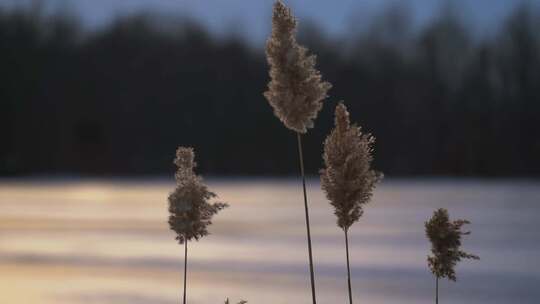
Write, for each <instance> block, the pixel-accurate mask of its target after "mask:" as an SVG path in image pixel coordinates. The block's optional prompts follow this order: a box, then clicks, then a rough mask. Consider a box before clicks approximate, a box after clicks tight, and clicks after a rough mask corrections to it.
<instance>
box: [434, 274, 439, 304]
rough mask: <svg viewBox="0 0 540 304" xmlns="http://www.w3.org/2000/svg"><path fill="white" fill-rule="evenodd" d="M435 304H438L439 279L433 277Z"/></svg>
mask: <svg viewBox="0 0 540 304" xmlns="http://www.w3.org/2000/svg"><path fill="white" fill-rule="evenodd" d="M435 304H439V277H438V276H437V277H435Z"/></svg>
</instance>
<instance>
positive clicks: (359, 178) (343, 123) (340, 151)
mask: <svg viewBox="0 0 540 304" xmlns="http://www.w3.org/2000/svg"><path fill="white" fill-rule="evenodd" d="M374 141H375V139H374V138H373V136H371V135H370V134H363V133H362V130H361V128H360V127H357V126H356V125H351V123H350V120H349V112H347V107H345V105H344V104H343V103H342V102H340V103H339V104H338V105H337V107H336V112H335V128H334V129H333V130H332V132H331V133H330V134H329V135H328V137H326V140H325V141H324V155H323V159H324V164H325V168H324V169H322V170H321V171H320V173H321V187H322V189H323V191H324V192H325V193H326V197H327V198H328V200H329V201H330V204H331V205H332V206H333V207H334V214H335V215H336V216H337V225H338V227H340V228H341V229H343V232H344V234H345V250H346V257H347V283H348V289H349V303H351V304H352V290H351V270H350V266H349V237H348V231H349V228H350V227H351V225H352V224H353V223H354V222H356V221H358V220H359V219H360V217H361V216H362V214H363V213H364V211H363V206H364V205H365V204H367V203H368V202H369V201H370V199H371V196H372V195H373V189H374V188H375V185H376V184H377V182H378V181H380V179H381V178H382V174H381V173H378V172H376V171H374V170H372V169H371V162H372V160H373V155H372V153H373V148H372V145H373V143H374Z"/></svg>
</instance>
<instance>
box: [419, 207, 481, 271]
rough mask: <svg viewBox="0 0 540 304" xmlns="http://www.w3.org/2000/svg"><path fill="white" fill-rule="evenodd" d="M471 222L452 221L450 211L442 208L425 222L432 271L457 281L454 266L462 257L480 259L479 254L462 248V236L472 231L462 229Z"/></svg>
mask: <svg viewBox="0 0 540 304" xmlns="http://www.w3.org/2000/svg"><path fill="white" fill-rule="evenodd" d="M466 224H470V222H469V221H467V220H455V221H452V222H451V221H450V219H449V216H448V211H447V210H446V209H443V208H440V209H437V210H435V212H434V213H433V216H432V217H431V218H430V219H429V220H428V221H427V222H426V223H425V227H426V235H427V237H428V239H429V240H430V242H431V253H432V255H428V258H427V261H428V266H429V268H430V270H431V272H432V273H433V274H434V275H435V276H437V277H438V278H444V277H446V278H448V279H449V280H451V281H456V272H455V270H454V267H455V266H456V264H457V262H459V261H461V259H474V260H479V259H480V258H479V257H478V256H477V255H474V254H469V253H467V252H464V251H462V250H460V246H461V236H463V235H468V234H470V231H461V228H462V227H463V225H466Z"/></svg>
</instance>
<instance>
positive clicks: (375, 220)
mask: <svg viewBox="0 0 540 304" xmlns="http://www.w3.org/2000/svg"><path fill="white" fill-rule="evenodd" d="M296 182H297V181H296V180H264V179H262V180H255V181H249V180H233V181H226V180H211V181H210V185H211V187H212V189H213V190H214V191H215V192H217V193H218V194H220V199H222V200H224V201H227V202H229V203H230V204H231V208H229V209H227V210H225V211H224V212H222V213H221V214H219V215H218V216H217V217H216V218H215V221H214V225H213V226H212V227H211V233H212V235H210V236H209V237H207V238H205V239H203V240H202V241H200V242H197V243H190V257H189V266H188V267H189V292H188V293H189V294H188V297H189V302H190V304H198V303H200V304H202V303H222V302H223V300H224V299H225V298H226V297H230V298H231V299H240V298H245V299H248V300H250V303H258V304H265V303H273V304H274V303H310V296H309V289H308V288H309V287H308V284H309V281H308V276H307V266H306V264H305V263H306V249H305V227H304V222H303V209H302V201H301V195H302V194H301V192H300V188H298V185H297V183H296ZM520 187H526V189H528V192H527V191H523V190H524V189H522V188H520ZM531 187H532V188H531ZM172 188H173V184H172V183H171V182H163V181H146V182H145V181H133V180H132V181H129V180H128V181H121V180H113V181H84V180H83V181H56V182H44V181H39V180H33V181H4V182H0V210H1V211H0V231H1V233H0V303H24V304H26V303H28V304H34V303H36V304H37V303H40V304H49V303H59V304H63V303H74V304H77V303H100V304H101V303H104V304H107V303H115V304H122V303H130V304H138V303H153V304H155V303H157V304H159V303H178V302H179V297H180V291H181V290H180V289H181V286H182V265H183V264H182V261H183V260H182V259H183V251H182V248H181V247H180V246H179V245H178V244H176V243H175V241H174V235H173V234H172V233H171V232H170V231H169V230H168V226H167V204H166V198H167V195H168V193H169V191H170V190H171V189H172ZM538 189H539V187H538V185H536V184H533V185H530V184H527V185H524V186H519V185H518V187H517V188H516V186H515V185H508V186H507V187H506V188H504V187H502V188H501V187H500V185H490V184H488V185H483V184H479V183H472V184H466V185H463V184H460V183H458V184H457V185H454V184H453V183H450V182H446V183H444V182H439V183H427V184H426V183H420V184H419V183H417V182H411V183H407V182H395V183H386V184H383V186H382V187H381V188H380V189H378V190H377V193H376V195H375V199H374V202H373V204H371V205H370V206H368V207H367V210H366V213H365V216H364V217H363V218H362V219H361V221H360V223H357V224H355V226H353V229H352V236H351V240H352V246H351V257H352V266H353V287H354V288H353V289H354V293H355V297H356V298H358V299H362V303H397V302H399V303H416V304H418V303H431V302H432V301H431V299H432V297H431V296H432V295H431V293H432V277H431V276H430V274H429V273H428V272H427V269H426V267H425V256H426V254H427V250H428V244H427V243H426V241H425V240H424V235H423V221H424V219H425V218H427V217H428V216H429V215H430V213H431V212H432V210H433V208H435V207H438V206H440V207H447V208H449V209H450V210H451V213H453V214H455V215H456V216H464V217H467V218H469V219H471V220H472V221H473V224H474V225H473V226H472V228H473V230H474V233H473V236H471V238H470V239H476V242H473V241H472V240H471V241H470V243H467V242H468V240H466V241H465V242H466V245H469V246H468V248H470V249H471V250H470V251H472V252H475V253H478V254H480V255H481V256H482V257H483V260H482V262H481V263H478V264H477V265H475V264H467V265H466V269H468V270H467V271H464V277H463V279H462V280H460V284H459V285H456V284H448V285H447V286H444V288H445V290H447V291H448V293H449V294H448V295H446V297H447V299H448V300H449V301H448V302H447V303H482V299H484V300H486V301H485V303H488V301H487V300H489V297H487V298H486V297H485V291H484V290H483V289H482V288H484V287H483V285H481V284H479V283H478V282H477V281H478V280H477V279H478V278H479V277H482V276H489V277H493V271H495V273H497V271H499V272H500V273H502V274H509V273H510V274H511V275H513V276H515V277H517V278H520V277H519V276H523V275H528V277H527V278H529V279H530V277H531V276H532V277H533V278H538V275H539V271H538V270H539V269H538V268H537V267H536V268H535V267H532V268H531V266H530V264H529V263H528V261H532V260H534V259H535V256H536V255H535V252H536V248H530V249H529V250H527V249H523V250H515V249H514V251H512V253H511V254H512V255H513V257H514V258H516V259H519V260H521V261H522V262H515V263H513V264H511V265H510V266H508V267H506V268H505V266H504V265H503V264H504V263H501V261H502V260H503V259H505V258H506V257H507V255H508V254H510V253H509V252H508V251H505V250H504V248H502V243H501V244H499V243H498V242H502V241H504V240H501V239H497V238H496V236H494V235H493V234H490V232H489V231H490V229H492V226H490V225H491V223H492V221H493V220H495V221H496V222H497V225H498V226H499V227H500V225H503V226H504V225H505V224H506V225H508V227H510V225H511V223H513V222H515V220H516V218H514V219H511V218H510V219H505V218H506V217H507V215H508V213H506V214H505V213H504V212H503V211H504V210H505V206H506V203H505V201H502V200H500V197H501V194H504V195H505V197H507V198H510V199H511V198H512V196H513V195H514V194H512V193H515V195H519V197H520V199H521V201H522V203H523V204H524V205H523V207H524V208H529V209H531V208H532V209H533V210H535V211H538V207H534V206H532V205H531V204H529V203H527V200H528V199H529V200H530V201H533V200H534V199H536V198H537V197H538V193H540V192H539V191H538ZM494 191H495V193H494ZM497 191H498V192H497ZM524 192H525V193H529V196H527V197H526V198H525V199H524V194H523V193H524ZM518 193H519V194H518ZM309 196H310V199H311V217H312V223H313V228H312V231H313V235H314V257H315V261H316V274H317V286H318V290H319V295H318V296H319V299H320V302H321V303H345V301H346V289H345V287H346V286H345V276H344V275H345V269H344V264H343V257H344V251H343V250H344V248H343V247H344V246H343V240H342V237H343V236H342V233H341V232H340V230H338V228H337V227H335V224H334V217H333V214H332V211H331V209H330V207H329V205H328V203H327V202H326V200H325V199H324V197H323V195H322V193H321V192H320V190H319V189H318V183H317V182H316V180H313V181H312V182H311V183H310V184H309ZM497 198H499V200H497ZM487 201H490V206H489V208H488V207H487V206H486V202H487ZM523 201H525V202H523ZM464 202H467V203H464ZM488 209H489V210H488ZM482 210H484V211H486V210H488V211H487V212H481V211H482ZM485 214H489V216H488V217H486V216H485ZM519 219H520V222H521V224H522V225H523V227H522V228H521V229H523V230H529V231H530V229H536V228H538V223H537V222H536V221H534V220H533V219H532V218H528V217H519ZM505 220H506V222H505ZM530 236H532V238H533V240H538V239H539V238H538V234H534V233H533V234H531V235H530ZM490 242H491V243H490ZM475 244H477V245H476V246H475ZM489 246H501V248H500V250H498V253H497V254H498V255H497V254H490V253H489V252H490V248H489ZM494 265H497V266H494ZM495 267H496V268H495ZM490 271H491V273H490ZM466 274H469V276H466ZM533 282H534V280H533ZM515 288H517V289H519V288H518V287H515ZM520 288H526V285H525V287H520ZM456 291H459V292H456ZM515 291H516V290H508V291H507V292H508V293H509V294H510V293H511V292H515ZM518 291H519V290H518ZM451 292H452V293H451ZM502 292H504V290H503V291H502ZM453 293H457V295H458V296H457V297H453V296H452V294H453ZM497 298H498V299H502V300H501V301H502V302H500V303H505V302H504V301H505V298H504V294H503V295H502V296H501V295H499V296H498V297H497ZM452 300H454V302H452ZM467 300H470V301H469V302H467ZM531 301H532V300H531ZM490 303H494V301H492V300H490ZM522 303H534V302H527V301H526V299H525V300H524V301H523V302H522Z"/></svg>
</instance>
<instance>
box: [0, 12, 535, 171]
mask: <svg viewBox="0 0 540 304" xmlns="http://www.w3.org/2000/svg"><path fill="white" fill-rule="evenodd" d="M537 16H539V14H538V12H536V11H534V10H532V9H530V8H529V7H527V6H521V7H518V8H517V9H516V10H515V11H514V12H513V13H512V14H511V15H510V16H509V17H508V18H507V19H506V20H505V21H504V22H503V23H501V26H500V28H498V29H494V30H493V33H492V34H491V35H490V36H488V37H481V38H479V37H476V36H474V35H472V34H471V31H470V30H469V27H468V26H467V25H466V23H465V22H463V21H461V20H460V19H459V18H457V17H456V16H455V15H453V14H451V13H448V14H441V15H440V16H439V17H438V18H434V19H433V21H432V22H430V23H429V24H427V25H426V26H424V27H422V29H420V30H414V29H412V27H411V26H410V24H411V22H410V20H409V19H408V18H409V17H408V15H407V14H406V13H404V12H403V11H402V10H397V9H394V10H392V9H390V10H389V11H387V12H386V13H385V14H383V15H382V16H380V18H376V19H375V21H374V22H372V23H370V24H369V25H368V26H367V27H363V28H362V29H358V30H357V31H351V33H349V34H348V35H346V36H341V37H336V36H334V37H330V36H328V35H325V34H324V32H323V31H321V30H320V29H318V27H317V25H316V24H313V23H306V24H304V25H303V27H301V30H300V33H299V40H300V42H301V43H304V44H305V45H306V46H308V47H309V48H310V50H311V51H313V53H315V54H317V55H318V68H319V69H320V70H321V72H322V74H323V75H324V77H325V79H326V80H328V81H329V82H331V83H334V84H336V85H335V86H334V87H333V88H332V90H331V91H330V97H329V98H328V99H327V101H325V106H324V108H323V110H322V112H321V114H320V115H319V118H318V119H317V122H316V128H315V129H314V130H312V131H310V135H309V136H306V138H305V142H304V144H305V162H306V171H307V172H309V173H312V174H315V173H317V171H318V169H319V168H321V167H322V159H321V156H320V155H321V152H322V141H323V139H324V137H325V136H326V134H327V133H328V132H329V130H330V129H331V127H332V125H333V120H332V119H333V118H332V109H334V108H335V105H336V104H337V102H338V101H340V100H344V101H345V104H346V105H347V107H348V108H349V111H350V113H351V116H352V118H353V120H354V121H357V122H359V123H360V124H361V125H362V126H363V127H364V129H365V130H366V131H369V132H371V133H373V134H374V135H375V137H376V138H377V142H376V145H375V149H376V151H377V152H376V153H377V158H376V161H375V164H374V167H375V168H377V169H379V170H382V171H384V172H385V173H386V174H387V175H390V176H392V175H451V176H538V175H539V174H540V157H539V155H540V124H539V123H538V117H539V116H540V33H539V32H538V31H537V30H536V29H538V28H540V27H539V25H540V24H539V22H538V21H537V20H539V19H538V18H537ZM301 25H302V24H301ZM0 41H1V42H0V71H1V72H0V135H1V137H0V138H1V139H0V140H1V145H0V147H1V149H0V174H1V175H11V174H89V175H138V174H161V173H167V172H168V173H170V172H172V170H173V169H174V168H173V167H174V166H173V165H172V159H173V158H174V151H175V148H176V147H177V146H179V145H186V146H193V147H195V148H196V149H197V151H198V154H199V156H200V157H201V158H202V159H205V162H204V164H203V165H201V168H199V170H200V171H201V172H205V173H206V175H209V174H210V175H212V174H216V175H222V174H225V175H229V174H230V175H285V174H291V173H296V171H297V170H293V169H294V168H296V167H295V165H296V163H297V155H296V154H295V153H291V152H290V151H293V150H294V149H293V147H295V134H294V133H292V132H289V131H287V130H286V129H285V128H282V127H281V126H280V122H279V121H278V120H277V119H276V118H275V117H274V115H273V114H272V112H271V111H272V110H271V108H270V106H269V105H268V103H267V102H266V100H265V99H264V97H263V96H262V93H263V92H264V91H265V89H266V84H267V82H268V79H269V77H268V75H267V70H268V67H267V63H266V60H265V56H264V53H263V46H262V45H261V46H260V47H254V46H253V45H250V44H249V43H248V42H247V41H246V40H245V39H243V38H242V37H241V36H239V35H229V36H226V37H219V38H216V37H215V36H213V35H212V34H211V33H210V32H209V31H208V30H207V29H206V28H205V27H204V26H202V25H200V24H198V23H197V22H194V21H192V20H188V19H185V18H178V19H174V18H171V20H167V21H165V23H164V21H163V20H162V18H159V17H157V16H151V15H133V16H127V17H120V18H118V19H117V20H115V21H114V22H112V23H111V24H110V25H108V26H106V27H104V28H103V29H101V30H99V31H96V32H87V31H85V30H83V29H82V26H81V24H79V22H78V21H77V19H76V18H72V17H69V16H61V15H55V16H45V15H43V14H42V13H40V12H39V11H32V10H21V9H18V10H9V11H8V10H0Z"/></svg>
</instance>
